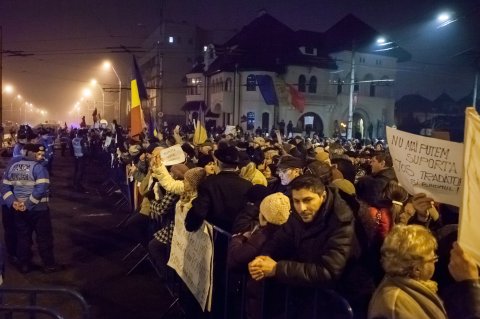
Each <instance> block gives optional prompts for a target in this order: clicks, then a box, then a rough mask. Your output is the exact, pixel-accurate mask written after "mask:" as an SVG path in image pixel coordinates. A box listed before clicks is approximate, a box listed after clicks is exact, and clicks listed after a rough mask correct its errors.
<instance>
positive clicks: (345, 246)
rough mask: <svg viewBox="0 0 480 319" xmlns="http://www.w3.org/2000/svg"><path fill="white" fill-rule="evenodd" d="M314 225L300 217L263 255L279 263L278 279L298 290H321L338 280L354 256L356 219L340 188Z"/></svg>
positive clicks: (295, 217) (331, 191) (284, 228)
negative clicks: (339, 192) (313, 288)
mask: <svg viewBox="0 0 480 319" xmlns="http://www.w3.org/2000/svg"><path fill="white" fill-rule="evenodd" d="M326 191H327V197H326V200H325V202H324V203H323V205H322V206H321V208H320V211H319V212H318V213H317V215H316V216H315V218H314V220H313V221H312V222H310V223H304V222H303V221H302V219H301V218H300V216H299V215H298V214H297V213H293V214H291V215H290V218H289V219H288V221H287V222H286V223H285V224H283V225H282V226H281V228H280V229H279V230H278V231H277V232H276V233H275V235H274V237H273V239H272V240H270V241H269V242H268V243H267V244H266V246H265V249H264V251H263V254H266V255H270V256H271V257H272V258H273V259H274V260H276V261H277V268H276V274H275V279H276V280H278V281H280V282H282V283H285V284H288V285H295V286H314V287H315V286H321V287H324V286H326V285H329V284H331V283H332V282H333V281H335V280H336V279H338V278H339V277H340V275H341V274H342V271H343V269H344V267H345V265H346V263H347V261H348V260H349V259H350V257H351V255H352V253H353V252H352V247H353V245H354V242H355V241H356V239H355V232H354V217H353V213H352V210H351V209H350V207H349V206H348V205H347V204H346V202H345V201H344V200H343V199H342V198H341V197H340V195H339V194H338V190H337V189H336V188H330V187H328V188H326Z"/></svg>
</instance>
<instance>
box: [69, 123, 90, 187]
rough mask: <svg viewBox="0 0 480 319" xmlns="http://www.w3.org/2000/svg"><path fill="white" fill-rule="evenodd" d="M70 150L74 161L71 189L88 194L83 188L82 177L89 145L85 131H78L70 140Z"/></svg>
mask: <svg viewBox="0 0 480 319" xmlns="http://www.w3.org/2000/svg"><path fill="white" fill-rule="evenodd" d="M72 150H73V156H74V161H75V169H74V172H73V188H74V189H75V190H76V191H78V192H81V193H88V192H87V190H86V188H85V187H84V186H83V177H84V176H85V168H86V166H87V156H88V155H89V145H88V139H87V130H86V129H79V130H78V131H77V135H76V137H75V138H73V139H72Z"/></svg>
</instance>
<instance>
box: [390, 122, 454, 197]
mask: <svg viewBox="0 0 480 319" xmlns="http://www.w3.org/2000/svg"><path fill="white" fill-rule="evenodd" d="M387 140H388V147H389V150H390V154H391V156H392V160H393V167H394V169H395V174H396V175H397V178H398V181H399V182H400V184H401V185H402V186H403V187H404V188H405V189H406V190H407V191H408V192H409V193H410V194H416V193H426V194H427V195H429V196H431V197H432V198H434V199H435V201H437V202H440V203H445V204H450V205H455V206H460V202H461V192H460V190H461V186H462V181H463V144H461V143H455V142H450V141H444V140H439V139H435V138H430V137H425V136H421V135H415V134H411V133H407V132H403V131H400V130H396V129H392V128H391V127H388V126H387Z"/></svg>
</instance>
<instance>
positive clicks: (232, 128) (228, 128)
mask: <svg viewBox="0 0 480 319" xmlns="http://www.w3.org/2000/svg"><path fill="white" fill-rule="evenodd" d="M224 133H225V135H228V134H232V135H233V136H237V127H236V126H235V125H227V126H226V127H225V132H224Z"/></svg>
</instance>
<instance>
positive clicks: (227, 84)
mask: <svg viewBox="0 0 480 319" xmlns="http://www.w3.org/2000/svg"><path fill="white" fill-rule="evenodd" d="M224 91H225V92H232V79H231V78H227V80H226V81H225V89H224Z"/></svg>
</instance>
